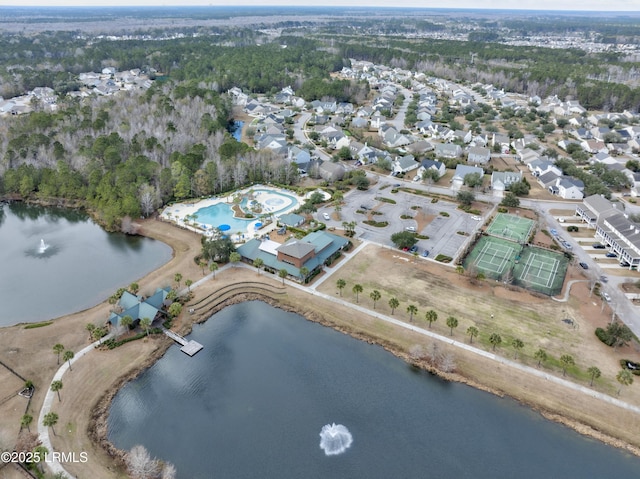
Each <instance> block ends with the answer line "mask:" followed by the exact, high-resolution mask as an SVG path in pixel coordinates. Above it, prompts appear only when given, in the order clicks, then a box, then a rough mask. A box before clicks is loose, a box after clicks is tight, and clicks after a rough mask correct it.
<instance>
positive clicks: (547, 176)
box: [537, 170, 562, 194]
mask: <svg viewBox="0 0 640 479" xmlns="http://www.w3.org/2000/svg"><path fill="white" fill-rule="evenodd" d="M561 176H562V175H561V174H558V173H556V172H555V171H553V170H549V171H547V172H546V173H543V174H541V175H540V176H538V177H537V180H538V183H539V184H540V186H542V187H543V188H545V189H549V191H551V192H552V193H554V191H552V190H551V188H552V187H554V186H556V182H557V180H558V179H559V178H560V177H561ZM556 194H557V192H556Z"/></svg>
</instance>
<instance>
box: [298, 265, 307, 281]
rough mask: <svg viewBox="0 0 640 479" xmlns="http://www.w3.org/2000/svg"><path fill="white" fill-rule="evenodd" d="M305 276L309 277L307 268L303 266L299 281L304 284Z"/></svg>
mask: <svg viewBox="0 0 640 479" xmlns="http://www.w3.org/2000/svg"><path fill="white" fill-rule="evenodd" d="M307 276H309V268H306V267H304V266H303V267H302V268H300V279H301V280H302V282H305V281H306V280H307Z"/></svg>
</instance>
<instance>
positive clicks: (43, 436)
mask: <svg viewBox="0 0 640 479" xmlns="http://www.w3.org/2000/svg"><path fill="white" fill-rule="evenodd" d="M113 334H114V333H109V334H108V335H106V336H105V337H104V338H102V339H99V340H98V341H95V342H93V343H91V344H90V345H89V346H87V347H85V348H84V349H82V350H80V351H78V352H77V353H75V355H74V357H73V359H72V360H71V361H65V362H64V363H62V366H60V367H59V368H58V371H57V372H56V374H55V375H54V376H53V379H52V380H51V382H52V383H53V381H61V380H62V376H64V373H66V372H67V370H68V369H69V367H70V366H69V364H70V363H72V364H73V363H75V362H76V361H77V360H78V359H80V358H82V357H83V356H84V355H85V354H87V353H89V352H90V351H93V350H94V349H95V348H96V347H98V346H99V345H100V344H102V342H103V341H105V340H107V339H109V338H111V337H112V336H113ZM55 397H56V393H55V392H53V391H52V390H51V386H49V387H48V388H47V394H46V396H45V397H44V402H43V404H42V409H40V416H39V417H38V439H39V440H40V442H41V443H42V445H43V446H44V447H46V448H47V450H48V451H49V456H48V457H47V465H48V466H49V468H50V469H51V472H53V475H54V476H55V475H56V474H64V475H63V476H62V477H74V476H72V475H71V474H69V473H68V472H67V471H66V469H65V468H64V467H63V465H62V464H61V463H60V461H58V458H57V457H56V456H53V455H51V453H52V452H53V451H55V449H54V448H53V446H52V445H51V438H50V437H49V428H48V427H45V426H44V425H43V424H42V423H43V421H44V417H45V416H46V415H47V414H49V412H50V411H51V405H52V404H53V400H54V399H55Z"/></svg>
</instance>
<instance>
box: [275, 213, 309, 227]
mask: <svg viewBox="0 0 640 479" xmlns="http://www.w3.org/2000/svg"><path fill="white" fill-rule="evenodd" d="M278 221H279V222H280V223H282V224H283V225H287V226H298V225H299V224H301V223H304V216H301V215H296V214H295V213H287V214H284V215H280V217H279V218H278Z"/></svg>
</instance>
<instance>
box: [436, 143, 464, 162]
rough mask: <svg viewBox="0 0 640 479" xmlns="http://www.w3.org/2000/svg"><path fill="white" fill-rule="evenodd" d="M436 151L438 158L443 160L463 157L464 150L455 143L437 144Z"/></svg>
mask: <svg viewBox="0 0 640 479" xmlns="http://www.w3.org/2000/svg"><path fill="white" fill-rule="evenodd" d="M434 149H435V153H436V156H439V157H443V158H458V157H460V155H462V148H461V147H460V145H456V144H454V143H436V144H435V145H434Z"/></svg>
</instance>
